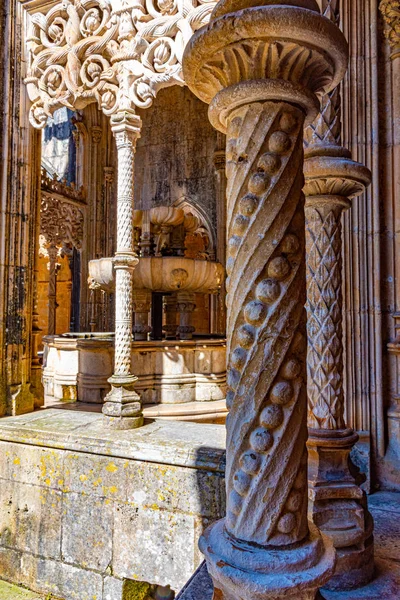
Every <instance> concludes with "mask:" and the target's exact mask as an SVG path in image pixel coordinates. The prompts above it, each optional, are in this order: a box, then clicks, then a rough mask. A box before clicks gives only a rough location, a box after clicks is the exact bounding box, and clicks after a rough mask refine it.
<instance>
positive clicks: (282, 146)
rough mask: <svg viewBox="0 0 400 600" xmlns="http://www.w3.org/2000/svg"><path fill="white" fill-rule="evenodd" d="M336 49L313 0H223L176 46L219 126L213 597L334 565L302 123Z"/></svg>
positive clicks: (262, 594) (206, 544)
mask: <svg viewBox="0 0 400 600" xmlns="http://www.w3.org/2000/svg"><path fill="white" fill-rule="evenodd" d="M246 2H247V3H246ZM285 5H287V6H285ZM235 11H236V12H235ZM346 62H347V47H346V42H345V40H344V38H343V36H342V34H341V33H340V31H339V30H338V29H337V28H336V27H335V25H333V24H332V23H331V22H330V21H329V20H328V19H324V18H322V17H321V16H320V15H319V14H318V5H317V4H316V2H314V0H286V1H285V0H283V1H282V0H279V1H277V2H273V1H272V2H268V4H267V5H266V6H254V7H252V6H251V2H250V1H249V0H222V1H221V2H219V3H218V5H217V7H216V8H215V10H214V13H213V15H212V19H211V21H210V24H209V25H208V26H207V27H206V28H203V29H202V30H200V31H199V32H198V33H197V34H195V35H194V36H193V38H192V39H191V41H190V42H189V45H188V46H187V49H186V52H185V56H184V73H185V81H186V82H187V84H188V85H189V87H190V88H191V89H192V91H193V92H194V93H195V94H196V95H197V96H199V97H200V98H201V99H202V100H204V101H205V102H208V103H210V109H209V116H210V120H211V123H212V124H213V125H214V127H216V128H217V129H218V130H219V131H222V132H226V160H227V180H228V181H227V239H228V242H227V261H226V269H227V274H228V279H227V282H226V285H227V291H228V296H227V354H228V393H227V405H228V408H229V410H230V413H229V415H228V419H227V456H226V461H227V466H226V486H227V516H226V518H225V519H224V520H222V521H219V522H218V523H216V524H214V525H213V526H212V527H211V528H209V529H208V530H207V531H206V532H205V534H204V536H203V537H202V538H201V541H200V548H201V549H202V551H203V553H204V554H205V556H206V560H207V566H208V569H209V572H210V575H211V577H212V579H213V582H214V587H215V593H214V598H215V599H218V600H265V599H271V600H272V599H273V600H277V599H280V598H293V600H294V599H296V600H309V599H310V600H311V599H313V598H315V596H316V593H317V589H318V587H319V586H320V585H322V584H324V583H325V582H326V581H327V579H328V578H329V577H330V575H331V574H332V572H333V568H334V552H333V548H332V545H331V543H329V541H328V542H326V541H325V540H324V539H323V538H321V536H320V535H319V532H318V531H317V530H316V529H315V528H313V529H311V530H309V528H308V522H307V451H306V438H307V426H306V413H307V406H306V373H305V368H306V348H307V344H306V331H305V327H306V323H305V311H304V303H305V297H306V289H305V285H306V281H305V252H304V250H305V226H304V196H303V193H302V187H303V182H304V179H303V133H304V129H303V128H304V123H305V119H307V122H309V121H310V120H313V119H314V117H315V116H316V113H317V111H318V107H319V104H318V101H317V99H316V96H315V93H316V92H321V91H329V90H330V89H332V87H334V86H335V85H337V84H338V83H339V81H340V79H341V78H342V77H343V74H344V71H345V66H346Z"/></svg>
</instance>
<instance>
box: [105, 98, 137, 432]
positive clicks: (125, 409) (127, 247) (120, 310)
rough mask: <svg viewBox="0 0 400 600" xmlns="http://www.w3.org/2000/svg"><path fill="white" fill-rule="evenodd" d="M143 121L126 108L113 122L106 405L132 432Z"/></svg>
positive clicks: (115, 422)
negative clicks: (110, 362)
mask: <svg viewBox="0 0 400 600" xmlns="http://www.w3.org/2000/svg"><path fill="white" fill-rule="evenodd" d="M140 127H141V120H140V118H139V117H138V116H137V115H135V114H134V113H133V111H130V110H129V109H126V110H125V111H123V112H120V113H116V114H115V115H113V117H112V119H111V128H112V131H113V134H114V136H115V140H116V143H117V160H118V193H117V251H116V254H115V257H114V268H115V271H116V275H115V354H114V374H113V375H112V377H110V379H109V382H110V383H111V391H110V392H109V394H107V396H106V399H105V403H104V405H103V414H104V415H105V417H106V419H107V423H108V425H109V426H110V427H113V428H116V429H130V428H134V427H140V426H141V425H142V424H143V416H142V410H141V403H140V397H139V395H138V394H137V393H136V392H135V390H134V384H135V381H136V380H137V377H135V376H134V375H133V374H132V373H131V344H132V316H133V304H132V290H133V269H134V267H135V265H136V264H137V263H138V258H137V256H136V255H135V253H134V251H133V245H134V239H133V238H134V236H133V203H134V158H135V148H136V141H137V139H138V137H139V135H140Z"/></svg>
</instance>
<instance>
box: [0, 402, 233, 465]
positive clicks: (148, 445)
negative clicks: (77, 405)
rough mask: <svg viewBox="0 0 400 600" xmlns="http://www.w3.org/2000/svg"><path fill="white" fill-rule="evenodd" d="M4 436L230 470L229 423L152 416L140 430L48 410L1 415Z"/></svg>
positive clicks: (80, 414)
mask: <svg viewBox="0 0 400 600" xmlns="http://www.w3.org/2000/svg"><path fill="white" fill-rule="evenodd" d="M0 440H2V441H6V442H16V443H21V444H28V445H34V446H41V447H45V448H54V449H60V450H71V451H74V452H84V453H90V454H99V455H105V456H114V457H119V458H126V459H130V460H138V461H145V462H155V463H158V464H168V465H174V466H181V467H192V468H196V469H205V470H207V471H216V472H220V473H224V471H225V427H224V426H223V425H211V424H205V423H202V424H198V423H187V422H182V421H181V422H173V421H161V420H159V421H156V420H155V421H152V420H150V419H149V420H146V421H145V425H144V426H143V427H141V428H139V429H134V430H127V431H111V430H109V429H107V428H106V427H105V426H104V424H103V417H102V415H99V414H95V413H89V412H81V411H72V410H71V411H70V410H68V411H62V410H59V409H43V410H39V411H37V412H35V413H30V414H27V415H21V416H18V417H4V418H2V419H1V420H0Z"/></svg>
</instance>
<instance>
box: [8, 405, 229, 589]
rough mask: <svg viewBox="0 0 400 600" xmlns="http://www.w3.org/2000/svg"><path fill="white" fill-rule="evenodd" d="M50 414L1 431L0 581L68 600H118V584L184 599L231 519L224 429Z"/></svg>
mask: <svg viewBox="0 0 400 600" xmlns="http://www.w3.org/2000/svg"><path fill="white" fill-rule="evenodd" d="M101 422H102V417H101V415H95V414H88V413H79V412H72V411H64V410H62V409H49V410H43V411H40V412H38V413H35V414H31V415H28V416H26V417H21V418H19V417H18V418H6V419H4V420H2V421H1V426H0V451H1V455H2V456H3V457H4V458H3V460H2V461H1V463H0V578H2V579H5V580H8V581H12V582H14V583H19V584H22V585H25V586H27V587H29V588H30V589H32V590H34V591H37V592H46V593H53V594H54V595H56V596H60V597H62V598H63V599H65V600H93V599H94V598H96V600H110V599H109V597H108V595H107V594H108V593H109V592H107V590H110V589H112V588H114V589H115V590H119V592H118V593H117V592H115V595H113V596H112V598H111V600H122V596H121V595H118V594H121V581H122V580H123V579H125V578H126V579H131V580H137V581H147V582H149V583H157V584H163V585H167V584H170V585H171V587H172V589H174V590H176V591H178V590H179V589H180V588H181V587H182V586H183V585H184V583H185V582H186V580H187V579H189V577H190V576H191V574H192V573H193V571H194V570H195V569H196V568H197V566H198V565H199V564H200V562H201V554H200V552H199V550H198V548H197V540H198V538H199V536H200V534H201V533H202V531H203V529H204V527H205V526H206V525H207V524H208V523H209V522H211V521H213V520H215V519H216V518H219V517H221V516H222V515H223V514H224V504H225V500H224V437H225V436H224V428H223V427H222V426H218V425H196V424H191V423H183V424H182V423H180V424H176V423H164V422H160V421H154V422H153V423H148V424H146V425H145V426H144V427H143V428H141V429H140V430H137V431H129V432H118V434H114V433H112V432H111V433H110V432H107V431H106V430H105V429H104V428H103V427H102V424H101Z"/></svg>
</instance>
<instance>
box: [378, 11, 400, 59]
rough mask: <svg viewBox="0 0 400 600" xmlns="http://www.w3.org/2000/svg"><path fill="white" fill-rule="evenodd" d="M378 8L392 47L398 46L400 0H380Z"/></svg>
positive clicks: (399, 41) (399, 44)
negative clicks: (385, 24)
mask: <svg viewBox="0 0 400 600" xmlns="http://www.w3.org/2000/svg"><path fill="white" fill-rule="evenodd" d="M379 8H380V10H381V12H382V15H383V19H384V21H385V22H386V23H387V25H388V27H387V29H386V31H385V35H386V37H387V39H388V40H389V44H390V45H391V46H392V47H393V48H396V47H399V46H400V0H381V3H380V5H379Z"/></svg>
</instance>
